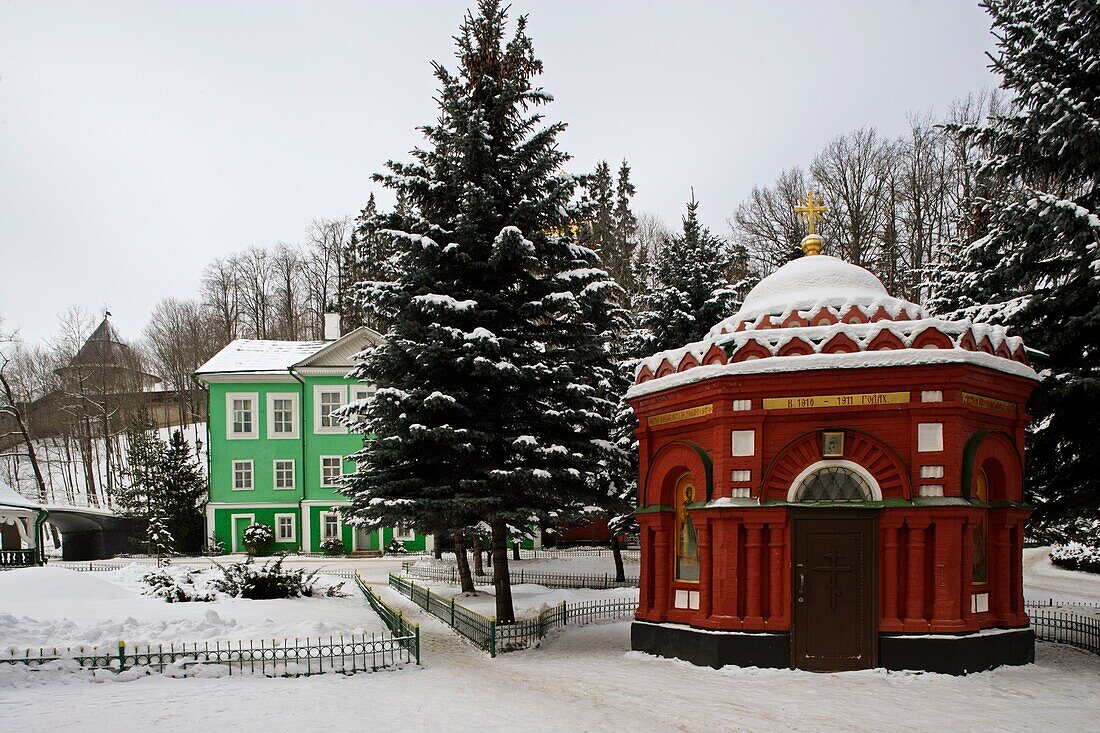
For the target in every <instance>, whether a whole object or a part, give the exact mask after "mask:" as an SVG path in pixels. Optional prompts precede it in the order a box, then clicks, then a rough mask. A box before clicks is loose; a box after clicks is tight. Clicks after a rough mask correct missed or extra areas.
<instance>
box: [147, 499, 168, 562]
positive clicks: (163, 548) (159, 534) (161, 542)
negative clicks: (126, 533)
mask: <svg viewBox="0 0 1100 733" xmlns="http://www.w3.org/2000/svg"><path fill="white" fill-rule="evenodd" d="M159 509H160V508H159V507H157V508H154V509H153V511H152V513H150V515H149V522H148V524H147V525H146V527H145V548H146V550H145V551H146V552H147V553H148V554H150V555H155V556H156V558H157V567H158V568H159V567H162V566H164V565H168V564H170V563H171V562H172V559H171V558H172V553H173V552H175V551H176V540H175V538H174V537H172V533H171V532H170V531H168V523H167V522H166V521H165V517H164V514H163V513H162V512H161V511H159Z"/></svg>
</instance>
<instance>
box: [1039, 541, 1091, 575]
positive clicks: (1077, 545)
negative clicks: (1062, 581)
mask: <svg viewBox="0 0 1100 733" xmlns="http://www.w3.org/2000/svg"><path fill="white" fill-rule="evenodd" d="M1050 561H1051V562H1052V563H1054V564H1055V565H1057V566H1058V567H1060V568H1065V569H1067V570H1084V571H1085V572H1087V573H1100V547H1093V546H1090V545H1086V544H1084V543H1081V542H1067V543H1065V544H1064V545H1055V546H1054V547H1052V548H1051V549H1050Z"/></svg>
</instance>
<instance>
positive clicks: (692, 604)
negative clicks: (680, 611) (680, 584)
mask: <svg viewBox="0 0 1100 733" xmlns="http://www.w3.org/2000/svg"><path fill="white" fill-rule="evenodd" d="M688 608H690V609H692V610H693V611H698V610H699V591H697V590H691V591H688Z"/></svg>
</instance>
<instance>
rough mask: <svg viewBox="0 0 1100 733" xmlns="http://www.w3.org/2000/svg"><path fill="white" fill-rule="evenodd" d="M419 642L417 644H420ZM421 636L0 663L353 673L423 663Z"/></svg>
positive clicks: (77, 651)
mask: <svg viewBox="0 0 1100 733" xmlns="http://www.w3.org/2000/svg"><path fill="white" fill-rule="evenodd" d="M414 641H415V643H416V645H417V646H415V647H414ZM418 643H419V636H416V637H407V638H402V637H400V636H389V635H386V634H340V635H339V636H329V637H328V638H327V639H326V638H323V637H317V638H305V639H264V640H260V641H257V640H249V641H213V642H179V643H172V644H134V645H127V644H126V642H124V641H120V642H119V643H118V647H117V648H105V647H84V646H81V647H76V648H72V647H66V648H61V647H40V648H38V649H24V650H22V651H20V650H17V649H8V650H7V651H6V652H4V651H0V664H4V663H6V664H26V665H29V666H32V667H41V666H43V665H54V666H65V665H66V664H75V665H76V666H79V667H81V668H85V669H110V670H114V671H116V672H121V671H123V670H126V669H131V668H133V667H144V668H149V669H152V670H156V671H157V672H163V671H164V670H165V669H167V668H169V667H174V668H175V669H177V670H180V671H186V669H187V668H188V667H191V666H194V665H217V666H219V667H222V668H225V669H227V670H228V672H229V674H230V675H233V674H262V675H265V676H268V677H297V676H302V675H314V674H323V673H328V672H343V673H347V674H352V673H355V672H366V671H375V670H379V669H383V668H386V667H396V666H400V665H402V664H406V663H408V662H412V661H417V662H418V661H419V660H418V658H417V656H416V655H415V654H414V652H413V649H414V648H418Z"/></svg>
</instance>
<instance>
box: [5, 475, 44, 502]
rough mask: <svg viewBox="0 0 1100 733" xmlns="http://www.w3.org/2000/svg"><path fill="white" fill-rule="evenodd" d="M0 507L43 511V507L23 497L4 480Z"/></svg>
mask: <svg viewBox="0 0 1100 733" xmlns="http://www.w3.org/2000/svg"><path fill="white" fill-rule="evenodd" d="M0 506H2V507H12V508H15V509H41V508H42V506H41V505H40V504H38V503H36V502H33V501H31V500H30V499H27V498H25V497H23V495H21V494H20V493H19V492H17V491H16V490H15V489H13V488H12V487H11V486H8V484H7V483H5V482H4V479H2V478H0Z"/></svg>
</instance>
